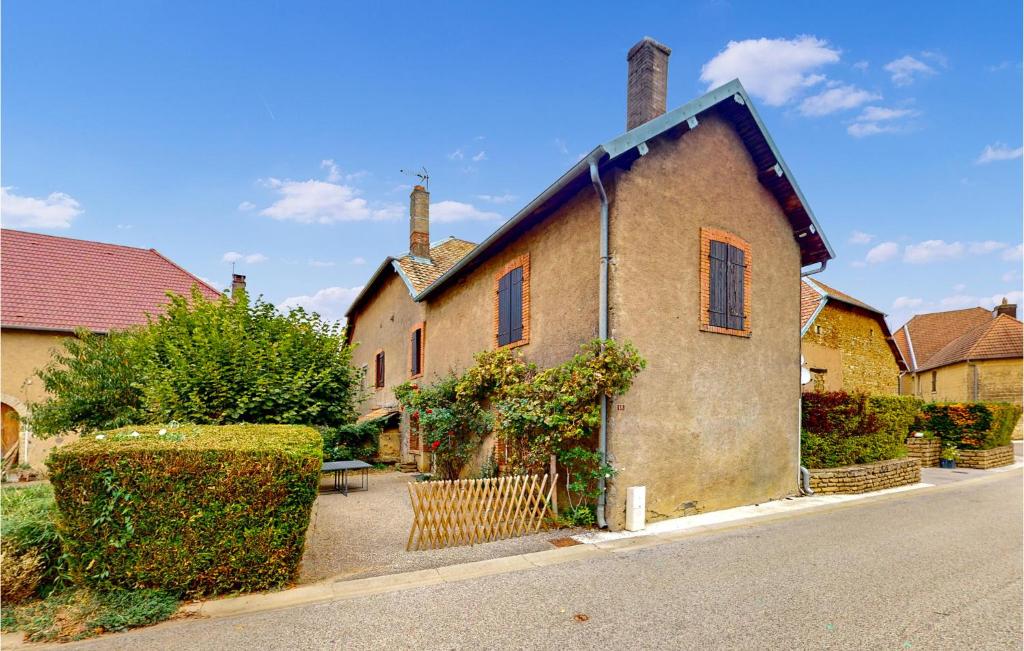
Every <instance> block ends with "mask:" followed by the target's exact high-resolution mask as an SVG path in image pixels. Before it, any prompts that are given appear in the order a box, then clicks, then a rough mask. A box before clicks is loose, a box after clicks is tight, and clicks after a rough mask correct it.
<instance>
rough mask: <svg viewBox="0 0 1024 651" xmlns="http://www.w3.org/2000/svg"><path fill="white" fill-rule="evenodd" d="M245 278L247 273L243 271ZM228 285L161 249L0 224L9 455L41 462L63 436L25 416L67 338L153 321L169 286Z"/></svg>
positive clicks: (208, 290) (0, 337)
mask: <svg viewBox="0 0 1024 651" xmlns="http://www.w3.org/2000/svg"><path fill="white" fill-rule="evenodd" d="M235 280H236V282H240V283H244V276H236V279H235ZM194 285H195V286H198V287H199V289H200V291H201V292H203V294H204V295H206V296H207V297H209V298H216V297H218V296H220V292H218V291H217V290H215V289H214V288H213V287H210V286H209V285H207V284H206V283H205V282H203V281H202V280H200V279H199V278H197V277H195V276H193V275H192V274H190V273H188V272H187V271H185V270H184V269H182V268H181V267H179V266H178V265H176V264H174V263H173V262H171V261H170V260H168V259H167V258H165V257H164V256H162V255H160V254H159V253H158V252H157V251H156V250H155V249H139V248H134V247H129V246H120V245H117V244H103V243H100V242H89V241H85V240H75V239H70V238H67V237H54V236H52V235H39V234H36V233H25V232H22V231H15V230H10V229H6V228H5V229H3V230H2V231H0V309H2V313H0V348H2V364H0V366H2V370H0V373H2V377H0V383H2V388H0V390H2V394H3V395H2V409H3V425H4V439H3V444H4V453H5V454H4V456H5V459H6V458H7V454H8V453H9V452H11V451H12V450H11V448H12V446H15V445H16V444H17V447H18V450H17V453H16V454H17V455H18V461H19V462H20V463H28V464H30V465H31V466H33V467H35V468H41V467H42V464H43V461H44V460H45V458H46V455H47V454H48V453H49V451H50V449H51V448H52V447H53V446H54V445H56V444H59V443H61V442H62V440H63V438H62V437H56V438H51V439H38V438H35V437H33V436H32V434H31V432H29V431H28V429H27V427H23V426H22V425H21V423H20V419H21V417H24V416H27V415H28V405H29V404H30V403H33V402H39V401H41V400H43V399H44V398H45V397H46V394H45V392H44V391H43V388H42V385H41V382H40V380H39V378H37V377H36V371H37V370H39V369H40V368H42V367H43V366H45V365H46V364H47V363H48V362H49V361H50V357H51V353H52V351H53V350H54V348H57V347H58V346H59V345H60V343H61V340H62V339H64V338H65V337H68V336H71V335H72V334H73V333H74V332H75V331H76V330H77V329H79V328H84V329H86V330H91V331H92V332H96V333H107V332H109V331H111V330H118V329H124V328H128V327H131V326H134V325H139V324H143V323H145V322H146V315H147V314H158V313H159V312H161V311H162V310H163V309H164V306H165V305H166V304H167V292H175V293H179V294H187V293H188V292H190V291H191V289H192V287H193V286H194Z"/></svg>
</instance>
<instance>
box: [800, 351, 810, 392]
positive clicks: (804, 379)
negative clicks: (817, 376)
mask: <svg viewBox="0 0 1024 651" xmlns="http://www.w3.org/2000/svg"><path fill="white" fill-rule="evenodd" d="M806 363H807V362H806V361H805V360H804V356H803V355H801V356H800V386H804V385H805V384H807V383H809V382H810V381H811V372H810V371H808V370H807V367H806V366H804V365H805V364H806Z"/></svg>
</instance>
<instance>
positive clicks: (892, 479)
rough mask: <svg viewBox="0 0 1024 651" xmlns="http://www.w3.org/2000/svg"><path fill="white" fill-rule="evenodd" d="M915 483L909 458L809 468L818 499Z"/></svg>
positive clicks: (917, 473)
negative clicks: (839, 466)
mask: <svg viewBox="0 0 1024 651" xmlns="http://www.w3.org/2000/svg"><path fill="white" fill-rule="evenodd" d="M1011 458H1012V455H1011ZM919 481H921V466H919V465H918V463H917V460H916V459H910V458H905V459H891V460H889V461H878V462H876V463H866V464H863V465H857V466H843V467H841V468H811V490H813V491H814V492H815V493H818V494H819V495H830V494H833V493H867V492H869V491H877V490H882V489H883V488H893V487H895V486H904V485H906V484H916V483H917V482H919Z"/></svg>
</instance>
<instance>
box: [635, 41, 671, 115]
mask: <svg viewBox="0 0 1024 651" xmlns="http://www.w3.org/2000/svg"><path fill="white" fill-rule="evenodd" d="M670 54H672V50H670V49H669V48H668V47H666V46H664V45H662V44H661V43H659V42H657V41H655V40H654V39H653V38H651V37H650V36H645V37H643V39H642V40H641V41H640V42H639V43H637V44H636V45H634V46H633V47H631V48H629V54H627V55H626V61H628V62H629V76H628V78H627V80H626V130H627V131H628V130H630V129H632V128H633V127H638V126H640V125H641V124H643V123H644V122H647V121H649V120H652V119H654V118H656V117H658V116H659V115H661V114H662V113H664V112H665V102H666V97H667V93H668V57H669V55H670Z"/></svg>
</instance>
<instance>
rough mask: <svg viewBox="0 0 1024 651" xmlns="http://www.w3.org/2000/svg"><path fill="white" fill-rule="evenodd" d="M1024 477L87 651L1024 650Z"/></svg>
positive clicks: (214, 622)
mask: <svg viewBox="0 0 1024 651" xmlns="http://www.w3.org/2000/svg"><path fill="white" fill-rule="evenodd" d="M1022 510H1024V505H1022V481H1021V473H1020V471H1014V472H1007V473H1004V474H1002V475H998V476H993V477H986V478H985V479H984V480H981V481H975V482H965V483H962V484H958V485H956V486H949V487H944V488H943V489H942V490H927V489H926V490H920V491H911V492H907V493H902V494H899V495H894V496H890V497H889V498H886V499H884V500H881V501H870V500H865V501H863V502H858V503H853V504H851V505H850V506H849V507H847V508H842V509H839V510H835V511H829V512H809V513H804V514H799V515H794V517H792V518H790V519H787V520H783V521H778V522H773V523H762V524H753V525H751V526H748V527H743V528H740V529H735V530H732V531H727V532H720V533H711V534H707V535H702V536H697V537H694V538H691V539H687V540H682V541H678V542H673V543H670V544H665V545H661V546H658V547H652V548H647V549H639V550H635V551H628V552H623V553H617V554H614V555H610V557H601V558H596V559H592V560H586V561H581V562H575V563H568V564H563V565H555V566H551V567H543V568H537V569H532V570H525V571H519V572H513V573H510V574H503V575H496V576H488V577H484V578H478V579H471V580H467V581H464V582H460V583H454V584H443V585H435V586H430V587H424V588H417V589H412V590H406V591H402V592H396V593H389V594H379V595H375V596H372V597H367V598H365V599H354V600H346V601H338V602H332V603H327V604H318V605H311V606H302V607H296V608H291V609H286V610H278V611H271V612H263V613H257V614H251V615H243V616H238V617H233V618H223V619H210V620H186V621H181V622H170V623H166V624H162V625H160V626H157V627H153V628H150V629H143V630H139V631H135V632H131V633H127V634H123V635H118V636H109V637H106V638H101V639H98V640H94V641H92V642H87V643H84V644H80V645H68V646H65V647H64V648H70V647H72V646H73V647H74V648H76V649H78V648H88V649H246V650H248V651H256V650H258V649H376V648H386V649H435V648H436V649H457V648H473V649H498V648H547V649H563V650H568V649H578V648H591V647H605V648H637V649H655V648H657V649H697V648H700V649H707V648H711V649H719V648H722V649H1017V650H1019V649H1021V639H1022V637H1021V636H1022V632H1021V622H1022V614H1021V613H1022V597H1021V594H1022V578H1021V576H1022V570H1021V563H1022V527H1024V524H1022Z"/></svg>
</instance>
